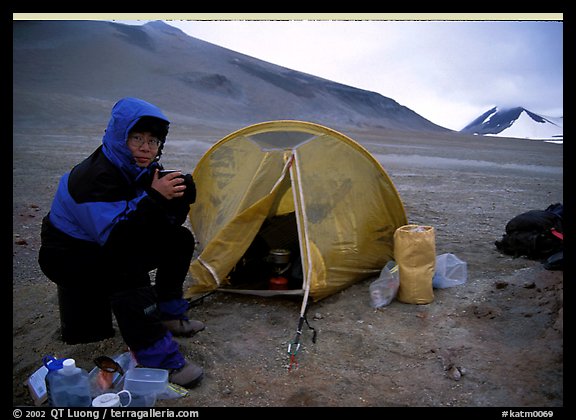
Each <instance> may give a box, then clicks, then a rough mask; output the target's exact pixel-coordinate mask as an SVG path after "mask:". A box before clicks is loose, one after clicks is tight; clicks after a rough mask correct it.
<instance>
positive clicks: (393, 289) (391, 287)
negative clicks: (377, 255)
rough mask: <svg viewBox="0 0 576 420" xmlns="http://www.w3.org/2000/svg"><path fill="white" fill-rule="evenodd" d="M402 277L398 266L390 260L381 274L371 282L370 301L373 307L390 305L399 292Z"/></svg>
mask: <svg viewBox="0 0 576 420" xmlns="http://www.w3.org/2000/svg"><path fill="white" fill-rule="evenodd" d="M399 285H400V279H399V277H398V266H397V265H396V263H395V262H394V261H389V262H388V264H386V266H384V268H383V269H382V271H381V272H380V276H379V277H378V278H377V279H376V280H374V281H373V282H372V283H371V284H370V301H371V303H372V307H373V308H381V307H382V306H386V305H389V304H390V302H392V301H393V300H394V298H395V297H396V294H397V293H398V286H399Z"/></svg>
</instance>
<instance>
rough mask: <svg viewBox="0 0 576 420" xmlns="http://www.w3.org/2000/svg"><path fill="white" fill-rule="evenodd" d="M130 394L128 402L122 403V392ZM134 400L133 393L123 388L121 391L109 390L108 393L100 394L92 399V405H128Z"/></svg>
mask: <svg viewBox="0 0 576 420" xmlns="http://www.w3.org/2000/svg"><path fill="white" fill-rule="evenodd" d="M124 393H126V394H128V402H127V403H126V404H122V402H121V401H120V394H124ZM131 402H132V395H131V394H130V391H128V390H127V389H123V390H122V391H120V392H119V393H117V394H115V393H113V392H107V393H106V394H102V395H98V396H97V397H96V398H94V400H93V401H92V407H127V406H129V405H130V403H131Z"/></svg>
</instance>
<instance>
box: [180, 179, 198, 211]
mask: <svg viewBox="0 0 576 420" xmlns="http://www.w3.org/2000/svg"><path fill="white" fill-rule="evenodd" d="M182 178H184V185H186V189H185V190H184V195H183V196H182V200H184V201H185V202H186V203H187V204H192V203H194V202H195V201H196V183H195V182H194V178H192V175H190V174H185V175H182Z"/></svg>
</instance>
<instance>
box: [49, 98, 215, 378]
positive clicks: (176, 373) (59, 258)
mask: <svg viewBox="0 0 576 420" xmlns="http://www.w3.org/2000/svg"><path fill="white" fill-rule="evenodd" d="M169 124H170V122H169V121H168V119H167V118H166V116H165V115H164V114H163V113H162V111H161V110H160V109H159V108H157V107H156V106H154V105H152V104H150V103H148V102H146V101H143V100H141V99H137V98H123V99H121V100H120V101H118V102H117V103H116V105H114V108H113V109H112V115H111V118H110V121H109V123H108V127H107V129H106V131H105V134H104V137H103V139H102V145H101V146H99V147H98V148H97V149H96V150H95V151H94V152H93V153H92V154H91V155H90V156H89V157H87V158H86V159H85V160H83V161H82V162H81V163H79V164H78V165H76V166H75V167H74V168H73V169H72V170H71V171H70V172H68V173H66V174H64V176H63V177H62V178H61V180H60V184H59V185H58V189H57V191H56V195H55V197H54V201H53V203H52V207H51V209H50V212H49V213H48V214H47V215H46V216H45V217H44V219H43V223H42V232H41V239H42V245H41V248H40V253H39V257H38V261H39V264H40V267H41V269H42V271H43V272H44V274H45V275H46V276H47V277H48V278H49V279H50V280H52V281H53V282H55V283H56V284H58V285H59V286H61V287H65V288H68V289H73V290H74V289H76V290H79V291H80V290H98V291H99V293H102V294H103V296H105V297H107V298H108V299H109V300H110V304H111V307H112V311H113V313H114V316H115V317H116V321H117V322H118V328H119V329H120V333H121V335H122V337H123V339H124V341H125V342H126V344H127V345H128V347H129V348H130V350H131V351H132V353H133V354H134V356H135V358H136V360H137V362H138V363H139V364H140V365H142V366H146V367H155V368H163V369H168V370H169V371H170V372H171V373H170V377H169V380H170V382H173V383H176V384H179V385H182V386H186V387H192V386H194V385H196V384H197V383H199V382H200V380H201V379H202V377H203V369H202V368H201V367H200V366H197V365H195V364H193V363H191V362H188V361H187V360H185V358H184V357H183V355H182V354H181V352H180V350H179V346H178V343H177V342H176V341H175V340H174V338H173V336H190V335H193V334H195V333H197V332H199V331H201V330H203V329H204V324H203V323H202V322H200V321H194V320H190V319H188V318H187V317H186V315H185V312H186V311H187V310H188V309H189V304H188V301H186V300H185V299H183V283H184V280H185V277H186V274H187V272H188V268H189V265H190V261H191V259H192V254H193V251H194V237H193V235H192V233H191V232H190V230H188V229H187V228H186V227H185V226H183V223H184V222H185V220H186V217H187V215H188V211H189V209H190V204H192V203H193V202H194V201H195V198H196V187H195V184H194V181H193V179H192V176H191V175H190V174H186V175H183V174H182V173H180V172H175V173H169V174H167V175H165V176H159V175H160V172H159V170H160V169H162V166H161V165H160V164H159V162H158V161H159V159H160V156H161V155H162V149H163V147H164V142H165V141H166V136H167V134H168V127H169ZM153 270H156V276H155V281H154V285H152V282H151V280H150V274H149V273H150V272H151V271H153Z"/></svg>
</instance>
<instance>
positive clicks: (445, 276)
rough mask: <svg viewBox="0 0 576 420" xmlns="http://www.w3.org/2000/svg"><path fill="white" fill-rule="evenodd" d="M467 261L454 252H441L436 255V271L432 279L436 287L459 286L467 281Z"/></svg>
mask: <svg viewBox="0 0 576 420" xmlns="http://www.w3.org/2000/svg"><path fill="white" fill-rule="evenodd" d="M467 275H468V273H467V266H466V263H465V262H464V261H462V260H460V259H459V258H458V257H457V256H456V255H454V254H441V255H438V256H437V257H436V271H435V272H434V277H433V279H432V286H433V287H434V288H435V289H445V288H447V287H453V286H458V285H460V284H464V283H466V278H467Z"/></svg>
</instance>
